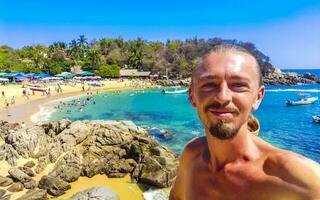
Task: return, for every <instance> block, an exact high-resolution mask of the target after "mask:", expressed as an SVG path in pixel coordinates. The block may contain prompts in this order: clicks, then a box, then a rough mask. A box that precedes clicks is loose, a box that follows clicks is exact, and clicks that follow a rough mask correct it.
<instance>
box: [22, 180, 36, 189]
mask: <svg viewBox="0 0 320 200" xmlns="http://www.w3.org/2000/svg"><path fill="white" fill-rule="evenodd" d="M23 186H24V188H26V189H34V188H36V187H37V186H38V184H37V182H36V181H35V180H33V179H31V180H30V181H28V182H25V183H23Z"/></svg>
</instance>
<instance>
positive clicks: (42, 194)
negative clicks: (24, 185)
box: [17, 189, 47, 200]
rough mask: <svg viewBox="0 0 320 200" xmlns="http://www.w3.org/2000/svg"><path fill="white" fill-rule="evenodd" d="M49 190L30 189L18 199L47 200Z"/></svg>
mask: <svg viewBox="0 0 320 200" xmlns="http://www.w3.org/2000/svg"><path fill="white" fill-rule="evenodd" d="M46 199H47V192H46V190H41V189H32V190H29V191H28V192H27V193H26V194H25V195H23V196H21V197H20V198H18V199H17V200H46Z"/></svg>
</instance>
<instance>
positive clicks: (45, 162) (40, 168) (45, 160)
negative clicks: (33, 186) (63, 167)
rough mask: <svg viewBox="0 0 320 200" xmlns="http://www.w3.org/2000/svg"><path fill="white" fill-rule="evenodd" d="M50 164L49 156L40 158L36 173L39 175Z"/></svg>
mask: <svg viewBox="0 0 320 200" xmlns="http://www.w3.org/2000/svg"><path fill="white" fill-rule="evenodd" d="M49 163H50V159H49V155H46V156H43V157H40V158H38V165H37V166H36V169H35V172H36V173H37V174H39V173H41V172H42V171H43V170H44V169H45V168H46V166H47V165H48V164H49Z"/></svg>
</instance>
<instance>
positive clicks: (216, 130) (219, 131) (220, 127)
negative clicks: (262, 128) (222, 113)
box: [209, 120, 239, 140]
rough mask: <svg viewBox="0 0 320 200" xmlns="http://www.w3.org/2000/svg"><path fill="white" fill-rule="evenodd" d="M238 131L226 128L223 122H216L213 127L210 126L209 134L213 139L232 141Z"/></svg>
mask: <svg viewBox="0 0 320 200" xmlns="http://www.w3.org/2000/svg"><path fill="white" fill-rule="evenodd" d="M238 130H239V129H236V128H232V127H228V126H227V125H226V124H225V122H224V121H223V120H218V122H217V123H216V124H214V125H210V127H209V132H210V134H211V135H212V136H213V137H216V138H218V139H220V140H227V139H232V138H233V137H234V136H236V135H237V133H238Z"/></svg>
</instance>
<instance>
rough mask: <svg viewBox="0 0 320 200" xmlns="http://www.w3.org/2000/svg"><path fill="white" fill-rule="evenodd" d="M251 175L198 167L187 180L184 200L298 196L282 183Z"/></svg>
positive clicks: (262, 199) (191, 170) (260, 199)
mask: <svg viewBox="0 0 320 200" xmlns="http://www.w3.org/2000/svg"><path fill="white" fill-rule="evenodd" d="M252 173H257V172H254V171H252ZM252 173H248V172H245V173H243V172H237V173H231V174H230V173H227V172H225V171H221V172H219V173H215V174H214V173H212V171H210V170H209V168H207V167H204V166H196V165H195V166H194V167H192V168H190V170H189V171H188V173H187V174H186V177H185V178H186V182H185V184H186V185H185V188H186V190H185V197H186V199H187V200H195V199H201V200H207V199H208V200H219V199H223V200H228V199H230V200H231V199H237V200H241V199H244V200H250V199H252V200H256V199H259V200H264V199H266V200H267V199H273V200H276V199H296V198H295V197H297V196H296V194H293V193H292V191H291V189H290V187H287V186H286V185H284V184H282V183H281V181H276V180H274V179H273V178H270V177H267V175H263V174H262V173H257V174H252ZM291 197H292V198H291Z"/></svg>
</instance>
